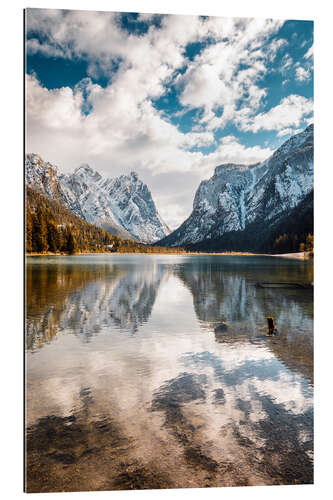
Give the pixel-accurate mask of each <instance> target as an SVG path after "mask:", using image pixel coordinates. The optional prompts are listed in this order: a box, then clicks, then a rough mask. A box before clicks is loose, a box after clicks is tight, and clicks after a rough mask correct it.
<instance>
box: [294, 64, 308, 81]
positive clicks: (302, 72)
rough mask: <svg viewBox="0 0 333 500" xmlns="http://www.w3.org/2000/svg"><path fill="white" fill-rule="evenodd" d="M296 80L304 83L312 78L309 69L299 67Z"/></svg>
mask: <svg viewBox="0 0 333 500" xmlns="http://www.w3.org/2000/svg"><path fill="white" fill-rule="evenodd" d="M295 78H296V80H298V81H299V82H304V81H306V80H309V79H310V78H311V72H310V70H309V69H306V68H303V67H302V66H297V68H296V76H295Z"/></svg>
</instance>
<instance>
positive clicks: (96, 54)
mask: <svg viewBox="0 0 333 500" xmlns="http://www.w3.org/2000/svg"><path fill="white" fill-rule="evenodd" d="M154 17H155V16H152V15H150V14H142V15H140V16H139V18H138V20H139V22H147V21H149V22H150V24H149V25H147V30H146V31H145V32H144V33H141V34H135V33H133V32H131V33H128V32H127V31H126V30H124V29H122V27H121V18H120V15H119V14H116V13H108V12H84V11H62V10H43V9H30V10H28V16H27V32H28V38H29V39H28V41H27V51H28V54H32V55H33V54H37V53H40V54H42V55H44V56H47V57H62V58H65V59H68V60H71V59H73V60H78V59H80V60H84V61H86V62H87V64H88V70H87V73H88V77H87V78H84V79H83V80H81V81H80V82H78V83H77V85H75V87H74V88H70V87H66V86H63V87H60V88H56V89H52V90H49V89H47V88H45V87H43V86H42V84H41V83H40V82H39V81H38V77H37V76H36V75H34V74H31V75H27V78H26V83H27V90H26V96H27V99H26V103H27V129H26V131H27V149H28V151H30V152H36V153H40V154H41V155H42V156H43V157H44V158H45V159H46V160H48V161H51V162H53V163H56V164H58V165H59V166H60V169H61V170H63V171H72V170H73V169H74V168H75V167H77V166H78V165H79V164H81V163H87V162H88V163H89V164H91V166H92V167H93V168H95V169H96V170H98V171H100V172H101V173H104V174H105V175H108V176H115V175H119V174H121V173H127V172H129V171H131V170H137V171H138V174H139V175H140V177H141V178H142V179H143V180H144V181H145V182H146V183H147V184H148V186H149V187H150V188H151V190H152V193H153V197H154V199H155V200H156V203H157V205H158V208H159V211H160V212H161V214H162V216H163V217H164V218H165V220H166V222H167V223H168V224H169V225H170V226H171V227H172V228H175V227H176V226H177V225H179V224H180V223H181V222H182V221H183V220H184V219H185V217H187V216H188V215H189V213H190V211H191V208H192V201H193V197H194V193H195V190H196V188H197V187H198V184H199V182H200V181H201V180H202V179H204V178H207V177H209V176H210V175H212V173H213V170H214V168H215V167H216V165H218V164H222V163H226V162H234V163H246V164H249V163H256V162H258V161H261V160H264V159H265V158H267V157H268V156H269V155H270V154H271V153H272V151H271V149H270V148H269V147H260V146H252V147H247V146H245V145H244V144H242V143H241V142H240V141H239V140H238V139H237V138H236V137H234V136H230V135H226V136H225V137H224V138H222V139H221V140H220V142H218V141H216V139H215V135H214V132H215V131H216V130H219V129H223V127H225V126H226V125H227V124H229V123H232V124H234V125H235V126H236V127H238V128H239V129H241V130H246V131H250V132H257V131H258V130H261V129H262V130H279V129H280V128H282V129H286V128H288V127H289V128H293V127H298V126H299V125H300V122H301V120H302V119H304V118H310V117H309V115H310V107H311V109H312V101H310V100H308V99H305V98H304V97H302V96H294V95H291V96H289V97H287V98H284V99H283V100H282V101H281V103H280V105H278V106H276V107H275V108H272V109H270V110H268V111H266V112H261V113H259V114H258V112H259V110H260V109H262V106H263V104H264V103H265V99H266V98H267V95H268V91H267V89H266V88H264V87H263V86H262V85H261V81H262V79H263V77H264V76H265V75H266V74H267V72H268V71H269V65H270V64H271V62H272V60H273V59H274V57H275V56H276V54H277V53H278V52H279V51H280V50H282V49H284V48H285V47H286V46H287V42H286V41H285V40H284V39H275V38H274V36H275V34H276V33H277V31H278V29H279V27H280V26H281V25H282V21H273V20H258V19H232V18H231V19H224V18H213V17H212V18H202V17H199V16H186V17H184V16H158V17H159V23H158V26H157V25H155V24H154V23H151V21H152V20H153V19H154ZM272 37H273V38H272ZM212 40H213V41H214V43H212ZM198 41H200V42H203V46H202V50H201V52H200V53H198V54H197V55H196V56H195V57H194V58H193V60H189V58H188V57H187V56H186V47H187V46H188V44H190V43H193V42H198ZM289 63H290V64H292V60H291V62H290V61H289V59H288V58H287V59H286V58H285V60H284V63H283V64H284V65H285V66H286V65H287V66H286V67H288V65H289ZM115 68H116V69H115ZM101 75H103V76H104V77H105V78H106V81H107V84H106V86H105V87H102V86H101V85H99V84H97V83H94V82H93V81H92V77H93V78H95V79H97V80H98V77H99V76H101ZM171 86H172V87H175V88H176V90H177V98H178V101H179V103H180V104H179V105H178V106H177V111H178V113H177V112H175V113H174V114H173V117H174V118H175V119H176V118H177V116H178V118H179V117H180V116H181V114H184V113H185V112H187V111H189V110H196V111H197V115H196V116H197V120H196V122H195V121H194V122H193V126H192V129H190V130H189V131H188V132H186V133H184V132H182V130H181V129H180V128H178V127H177V125H176V124H175V123H176V120H173V121H171V119H170V116H168V115H167V114H164V113H163V111H162V110H159V109H157V107H156V106H154V100H155V99H161V98H164V97H166V96H167V91H168V89H169V88H171ZM202 147H211V150H212V152H210V153H209V154H205V155H204V154H203V153H202V152H201V151H200V150H199V149H200V148H202ZM175 179H177V188H178V189H177V190H175V189H174V186H175ZM176 191H177V192H176Z"/></svg>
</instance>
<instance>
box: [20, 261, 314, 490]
mask: <svg viewBox="0 0 333 500" xmlns="http://www.w3.org/2000/svg"><path fill="white" fill-rule="evenodd" d="M263 281H279V282H283V281H286V282H297V283H310V282H312V281H313V267H312V263H310V262H303V261H295V260H288V259H278V258H269V257H255V256H217V255H215V256H207V255H198V256H186V255H179V256H177V255H91V256H73V257H32V258H28V259H27V274H26V288H27V301H26V314H27V337H26V426H27V442H26V445H27V446H26V449H27V453H26V459H27V476H26V479H27V490H28V491H31V492H38V491H78V490H111V489H142V488H181V487H205V486H232V485H259V484H300V483H303V484H304V483H312V482H313V297H312V291H311V290H308V289H293V288H275V289H271V288H259V287H257V286H256V283H257V282H263ZM266 316H274V318H275V320H276V326H277V328H278V331H277V334H276V335H272V336H268V335H267V333H266V319H265V317H266ZM222 322H225V323H226V324H227V329H223V328H220V329H219V328H218V326H219V325H221V323H222Z"/></svg>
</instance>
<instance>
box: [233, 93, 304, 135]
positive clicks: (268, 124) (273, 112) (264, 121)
mask: <svg viewBox="0 0 333 500" xmlns="http://www.w3.org/2000/svg"><path fill="white" fill-rule="evenodd" d="M312 112H313V101H312V99H307V98H306V97H303V96H300V95H295V94H291V95H289V96H288V97H284V98H283V99H282V100H281V101H280V104H278V105H277V106H275V107H273V108H271V109H270V110H269V111H267V112H266V113H259V114H257V115H256V116H254V117H253V118H252V119H250V120H246V121H240V128H241V129H242V130H246V131H251V132H258V131H259V130H280V129H284V128H287V127H299V126H300V124H301V123H302V121H303V120H304V118H305V117H308V115H310V114H312Z"/></svg>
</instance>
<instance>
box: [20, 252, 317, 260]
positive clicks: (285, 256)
mask: <svg viewBox="0 0 333 500" xmlns="http://www.w3.org/2000/svg"><path fill="white" fill-rule="evenodd" d="M80 255H229V256H246V255H247V256H252V257H281V258H283V259H296V260H310V255H309V254H308V253H307V252H293V253H284V254H270V253H252V252H80V253H75V254H72V255H71V256H72V257H75V256H76V257H77V256H80ZM69 256H70V255H69V254H66V253H53V252H45V253H25V257H69Z"/></svg>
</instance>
